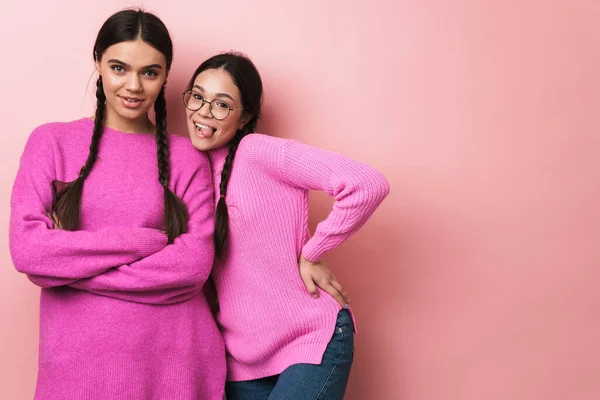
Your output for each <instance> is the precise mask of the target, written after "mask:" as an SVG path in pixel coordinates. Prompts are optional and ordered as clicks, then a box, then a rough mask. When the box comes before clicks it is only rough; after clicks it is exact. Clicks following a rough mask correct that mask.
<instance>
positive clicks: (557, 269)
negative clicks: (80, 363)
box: [0, 0, 600, 400]
mask: <svg viewBox="0 0 600 400" xmlns="http://www.w3.org/2000/svg"><path fill="white" fill-rule="evenodd" d="M51 3H53V4H51ZM131 5H136V3H131V2H127V1H117V0H103V1H94V2H92V1H76V0H62V1H60V0H59V1H58V2H49V1H37V2H30V1H29V2H28V1H18V2H17V1H14V2H10V4H9V2H8V1H3V2H2V4H1V5H0V37H1V40H0V54H1V60H2V61H1V62H0V96H1V97H0V110H1V113H2V118H1V121H2V124H1V125H0V127H1V130H2V134H1V135H0V141H1V142H0V156H1V157H2V159H3V161H2V166H3V168H2V171H1V172H0V188H1V189H0V196H1V198H0V211H1V213H0V218H1V221H2V226H3V227H4V229H1V230H0V244H1V247H0V257H2V265H3V268H0V321H1V326H0V398H2V399H10V400H13V399H14V400H20V399H30V398H32V395H33V391H34V386H35V378H36V371H37V364H36V363H37V353H36V352H37V335H38V333H37V331H38V298H39V289H38V288H37V287H35V286H34V285H33V284H31V283H30V282H29V281H28V280H27V279H26V277H24V276H22V275H20V274H18V273H17V272H16V271H15V270H14V268H13V267H12V264H11V260H10V255H9V253H8V245H7V241H8V239H7V230H8V214H9V205H8V203H9V196H10V190H11V187H12V182H13V179H14V176H15V173H16V170H17V167H18V160H19V156H20V153H21V151H22V149H23V145H24V143H25V140H26V139H27V137H28V135H29V133H30V132H31V130H32V129H33V128H34V127H35V126H37V125H39V124H42V123H44V122H48V121H65V120H72V119H75V118H80V117H82V116H85V115H90V114H91V112H92V107H93V92H92V90H93V86H94V84H93V82H94V79H95V78H93V77H92V73H93V62H92V46H93V41H94V39H95V35H96V33H97V31H98V29H99V27H100V25H101V23H102V22H103V21H104V20H105V19H106V17H108V16H109V15H110V14H111V13H112V12H114V11H116V10H119V9H121V8H123V7H127V6H131ZM142 5H143V6H144V7H145V8H146V9H148V10H150V11H154V12H156V13H157V14H158V15H159V16H160V17H161V18H162V19H163V20H164V21H165V23H166V24H167V26H168V27H169V29H170V30H171V32H172V36H173V38H174V41H175V45H176V49H175V50H176V54H175V61H174V66H173V70H172V75H171V77H170V78H169V84H168V101H169V120H170V128H171V130H174V131H179V132H181V129H182V128H183V116H184V112H183V107H182V105H181V100H180V92H181V91H182V90H183V87H184V84H185V82H186V81H187V79H188V77H189V76H190V74H191V73H192V71H193V70H194V69H195V67H196V66H197V65H198V64H199V63H200V62H201V61H202V60H203V59H205V58H206V57H208V56H210V55H212V54H214V53H215V52H218V51H223V50H229V49H237V50H242V51H244V52H246V53H247V54H249V55H250V56H251V57H252V58H253V59H254V61H255V62H256V64H257V66H258V67H259V69H260V70H261V72H262V74H263V77H264V82H265V87H266V103H265V113H264V114H265V118H264V121H263V123H262V125H261V129H260V130H261V131H263V132H265V133H269V134H273V135H276V136H282V137H290V138H295V139H298V140H301V141H303V142H305V143H308V144H311V145H314V146H319V147H323V148H327V149H330V150H334V151H337V152H340V153H343V154H346V155H349V156H352V157H354V158H357V159H359V160H361V161H364V162H366V163H368V164H371V165H373V166H375V167H377V168H379V169H380V170H381V171H383V172H384V174H385V175H386V176H387V177H388V179H389V180H390V182H391V185H392V194H391V195H390V196H389V197H388V199H387V200H386V201H385V202H384V204H383V205H382V206H381V208H380V209H379V210H378V211H377V212H376V213H375V215H374V216H373V218H372V220H371V221H370V222H369V223H368V224H367V225H366V226H365V228H364V229H363V230H361V231H360V232H359V233H358V234H356V235H355V236H354V237H353V238H351V239H350V240H349V241H348V242H347V243H346V244H344V245H343V246H342V247H341V248H339V249H337V250H335V251H334V252H333V253H331V254H330V255H329V256H328V257H327V259H326V260H327V261H328V263H329V264H330V265H331V266H332V268H333V269H334V270H335V272H336V275H337V276H338V278H339V279H340V280H341V281H342V283H343V284H344V285H345V286H346V288H347V289H348V290H349V292H350V294H351V296H352V298H353V303H354V310H355V313H356V315H357V318H358V321H359V324H360V334H359V335H358V336H357V337H356V346H357V348H356V357H355V365H354V368H353V372H352V376H351V381H350V385H349V389H348V395H347V398H348V399H351V400H357V399H384V400H385V399H390V400H391V399H403V400H482V399H485V400H506V399H513V400H526V399H527V400H531V399H535V400H564V399H569V400H597V399H600V294H599V293H598V288H597V287H598V282H599V280H600V269H599V268H600V265H599V264H600V245H599V243H598V242H599V238H600V207H598V205H599V204H600V179H599V176H598V175H599V173H598V172H599V171H600V156H599V154H600V151H599V150H600V136H599V133H600V132H599V128H600V119H599V118H600V117H599V115H600V113H598V111H597V107H598V104H600V102H599V100H600V99H599V96H600V78H599V76H600V29H599V28H598V21H599V20H600V3H599V2H597V1H594V0H589V1H585V0H572V1H570V2H566V1H558V0H557V1H552V0H543V1H542V0H537V1H536V0H529V1H516V0H495V1H485V2H483V1H479V0H453V1H444V0H439V1H433V0H421V1H403V0H387V1H386V0H372V1H360V2H359V1H353V0H328V1H323V0H304V1H276V0H273V1H267V0H260V1H245V0H227V1H190V0H170V1H158V0H148V1H145V2H143V3H142ZM312 205H313V206H314V208H313V212H312V216H311V221H312V223H313V225H314V223H315V222H316V221H318V220H319V219H320V218H323V217H324V216H325V215H326V213H327V210H328V207H330V205H331V201H330V200H329V199H328V198H327V197H326V196H324V195H321V194H316V195H315V196H313V199H312Z"/></svg>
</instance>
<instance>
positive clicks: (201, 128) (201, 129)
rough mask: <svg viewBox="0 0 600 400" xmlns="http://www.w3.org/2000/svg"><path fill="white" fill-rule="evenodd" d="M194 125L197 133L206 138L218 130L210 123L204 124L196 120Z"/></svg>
mask: <svg viewBox="0 0 600 400" xmlns="http://www.w3.org/2000/svg"><path fill="white" fill-rule="evenodd" d="M194 127H195V128H196V129H195V132H196V135H198V136H199V137H201V138H204V139H208V138H210V137H212V135H213V134H214V133H215V132H216V131H217V129H216V128H213V127H211V126H208V125H204V124H200V123H198V122H194Z"/></svg>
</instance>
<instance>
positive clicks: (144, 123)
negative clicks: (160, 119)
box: [104, 107, 154, 134]
mask: <svg viewBox="0 0 600 400" xmlns="http://www.w3.org/2000/svg"><path fill="white" fill-rule="evenodd" d="M104 126H106V127H107V128H110V129H114V130H116V131H120V132H126V133H138V134H140V133H153V132H154V126H153V125H152V122H151V121H150V119H149V118H148V114H144V115H143V116H141V117H140V118H136V119H126V118H123V117H121V116H120V115H118V114H117V113H116V112H114V110H111V109H110V108H108V107H107V110H106V118H105V120H104Z"/></svg>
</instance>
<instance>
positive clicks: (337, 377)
mask: <svg viewBox="0 0 600 400" xmlns="http://www.w3.org/2000/svg"><path fill="white" fill-rule="evenodd" d="M353 330H354V326H353V324H352V318H351V317H350V314H349V313H348V311H347V310H341V311H340V312H339V314H338V316H337V321H336V324H335V330H334V332H333V336H332V338H331V341H330V342H329V344H328V345H327V348H326V349H325V354H323V360H322V362H321V364H319V365H313V364H294V365H291V366H289V367H288V368H287V369H286V370H285V371H283V372H282V373H281V374H279V375H274V376H268V377H266V378H261V379H256V380H252V381H241V382H227V386H226V393H227V400H267V399H268V400H284V399H289V400H321V399H324V400H338V399H340V400H341V399H342V398H343V397H344V392H345V391H346V385H347V384H348V376H349V375H350V367H352V359H353V357H354V333H353Z"/></svg>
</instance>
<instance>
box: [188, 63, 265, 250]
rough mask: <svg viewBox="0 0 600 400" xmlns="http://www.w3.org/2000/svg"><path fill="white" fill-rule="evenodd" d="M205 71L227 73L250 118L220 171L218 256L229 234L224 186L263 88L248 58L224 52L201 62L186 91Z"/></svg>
mask: <svg viewBox="0 0 600 400" xmlns="http://www.w3.org/2000/svg"><path fill="white" fill-rule="evenodd" d="M209 69H223V70H225V71H227V72H228V73H229V75H230V76H231V79H232V80H233V83H234V84H235V85H236V86H237V88H238V90H239V91H240V95H241V98H242V99H241V100H242V108H243V109H244V113H245V114H246V115H247V116H248V117H250V119H249V121H248V122H247V123H246V125H244V127H243V128H242V129H240V130H238V131H237V132H236V134H235V136H234V137H233V139H232V140H231V142H230V144H229V152H228V153H227V158H226V159H225V164H224V165H223V171H222V172H221V184H220V185H219V201H218V203H217V212H216V221H215V252H216V254H217V256H220V255H221V254H223V251H224V250H225V248H226V246H227V237H228V234H229V213H228V212H227V204H226V203H225V196H226V194H227V184H228V183H229V177H230V175H231V168H232V166H233V159H234V157H235V152H236V151H237V148H238V146H239V144H240V142H241V141H242V139H243V138H244V137H245V136H246V135H248V134H250V133H253V132H254V131H255V129H256V124H257V123H258V119H259V118H260V111H261V104H262V94H263V86H262V80H261V78H260V74H259V73H258V70H257V69H256V67H255V66H254V64H253V63H252V61H251V60H250V59H249V58H248V57H246V56H245V55H243V54H240V53H224V54H218V55H216V56H213V57H211V58H209V59H208V60H206V61H204V62H203V63H202V64H201V65H200V66H199V67H198V68H197V69H196V71H195V72H194V75H192V79H190V81H189V83H188V86H187V90H190V89H191V88H192V87H193V86H194V81H195V80H196V77H198V75H200V74H201V73H202V72H203V71H206V70H209Z"/></svg>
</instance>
